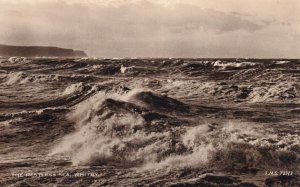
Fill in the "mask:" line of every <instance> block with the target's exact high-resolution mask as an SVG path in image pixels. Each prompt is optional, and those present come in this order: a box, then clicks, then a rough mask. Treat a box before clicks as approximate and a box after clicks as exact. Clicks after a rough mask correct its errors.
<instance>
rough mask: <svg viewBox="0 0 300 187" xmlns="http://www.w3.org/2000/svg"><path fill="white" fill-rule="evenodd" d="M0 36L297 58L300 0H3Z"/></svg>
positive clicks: (124, 53) (101, 50)
mask: <svg viewBox="0 0 300 187" xmlns="http://www.w3.org/2000/svg"><path fill="white" fill-rule="evenodd" d="M0 43H3V44H14V45H47V46H48V45H51V46H59V47H66V48H75V49H81V50H85V51H86V52H87V53H88V54H89V55H90V56H98V57H259V58H264V57H265V58H267V57H273V58H284V57H286V58H300V0H0Z"/></svg>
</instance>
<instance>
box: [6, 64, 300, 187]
mask: <svg viewBox="0 0 300 187" xmlns="http://www.w3.org/2000/svg"><path fill="white" fill-rule="evenodd" d="M0 86H1V92H0V142H1V143H0V186H3V185H4V186H9V185H12V186H26V185H27V186H43V185H44V186H54V185H57V186H80V185H81V186H99V185H104V186H105V185H107V186H139V185H140V186H144V185H150V186H151V185H152V186H183V185H185V186H189V185H198V186H263V185H266V186H276V185H279V186H280V185H281V186H284V185H290V186H299V153H300V145H299V140H300V138H299V133H300V128H299V124H300V118H299V114H300V95H299V94H300V92H299V90H300V62H299V60H272V59H270V60H259V59H75V60H70V59H25V58H10V59H1V60H0ZM266 171H267V172H268V171H278V172H279V171H287V172H289V173H287V172H286V173H284V174H282V173H281V174H280V175H275V174H272V175H266ZM290 172H292V175H291V176H287V175H290V174H291V173H290ZM28 173H33V174H38V173H39V175H47V174H48V175H50V174H52V175H56V176H21V174H24V175H28ZM76 173H81V174H82V176H75V175H77V174H76ZM17 174H19V176H17ZM67 174H68V175H67Z"/></svg>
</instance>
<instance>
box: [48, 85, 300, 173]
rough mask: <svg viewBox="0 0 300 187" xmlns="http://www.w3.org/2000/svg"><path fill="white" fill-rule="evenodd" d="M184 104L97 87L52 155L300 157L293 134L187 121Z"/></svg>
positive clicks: (99, 158)
mask: <svg viewBox="0 0 300 187" xmlns="http://www.w3.org/2000/svg"><path fill="white" fill-rule="evenodd" d="M169 106H170V107H169ZM160 107H164V108H160ZM186 110H189V108H188V107H186V106H185V104H184V103H182V102H180V101H178V100H176V99H173V98H169V97H167V96H161V95H159V94H156V93H153V92H151V91H145V90H142V89H134V90H125V91H124V92H123V93H107V92H102V91H100V92H98V93H97V94H96V95H94V96H92V97H91V98H89V99H87V100H85V101H83V102H81V103H80V104H78V105H77V106H76V107H75V110H74V111H73V112H72V113H71V114H70V115H69V116H68V117H69V119H70V120H73V121H74V122H75V123H76V126H77V130H76V132H74V133H73V134H71V135H68V136H66V137H65V138H64V139H63V140H62V141H61V142H60V143H59V144H58V145H56V146H55V147H54V149H53V150H52V152H51V155H54V154H63V155H65V154H67V155H69V156H71V158H72V162H73V164H74V165H119V166H126V167H137V168H140V169H143V170H144V169H163V168H206V167H214V166H218V167H220V166H222V167H224V168H227V167H231V166H235V164H239V165H241V166H243V167H246V168H248V167H273V166H274V167H275V166H283V167H291V165H292V164H293V163H299V158H298V156H297V146H298V145H297V143H296V142H297V141H298V140H299V138H298V137H297V136H294V135H288V136H284V137H282V136H280V135H278V134H276V133H275V132H272V130H271V129H270V130H269V131H268V133H266V131H265V129H264V131H262V130H259V129H260V127H258V126H257V125H255V124H250V123H245V122H237V121H236V122H234V121H229V122H227V123H221V124H214V123H213V124H205V123H204V124H199V123H195V124H194V125H192V126H191V124H189V125H188V124H187V123H186V122H185V120H184V119H183V117H184V111H186ZM174 115H175V116H174ZM274 142H275V143H274Z"/></svg>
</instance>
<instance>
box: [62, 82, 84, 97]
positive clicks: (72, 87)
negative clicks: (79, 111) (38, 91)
mask: <svg viewBox="0 0 300 187" xmlns="http://www.w3.org/2000/svg"><path fill="white" fill-rule="evenodd" d="M82 90H83V83H82V82H81V83H77V84H72V85H70V86H68V87H67V88H66V89H65V91H64V92H63V93H62V94H63V95H69V94H73V93H75V92H78V93H79V92H82Z"/></svg>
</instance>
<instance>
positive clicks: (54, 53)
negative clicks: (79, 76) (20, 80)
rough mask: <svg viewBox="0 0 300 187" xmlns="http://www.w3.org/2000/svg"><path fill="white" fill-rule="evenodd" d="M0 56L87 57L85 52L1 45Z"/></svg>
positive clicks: (57, 48) (56, 48)
mask: <svg viewBox="0 0 300 187" xmlns="http://www.w3.org/2000/svg"><path fill="white" fill-rule="evenodd" d="M0 56H2V57H12V56H15V57H65V58H82V57H87V55H86V53H85V52H84V51H77V50H73V49H64V48H59V47H43V46H11V45H0Z"/></svg>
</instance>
